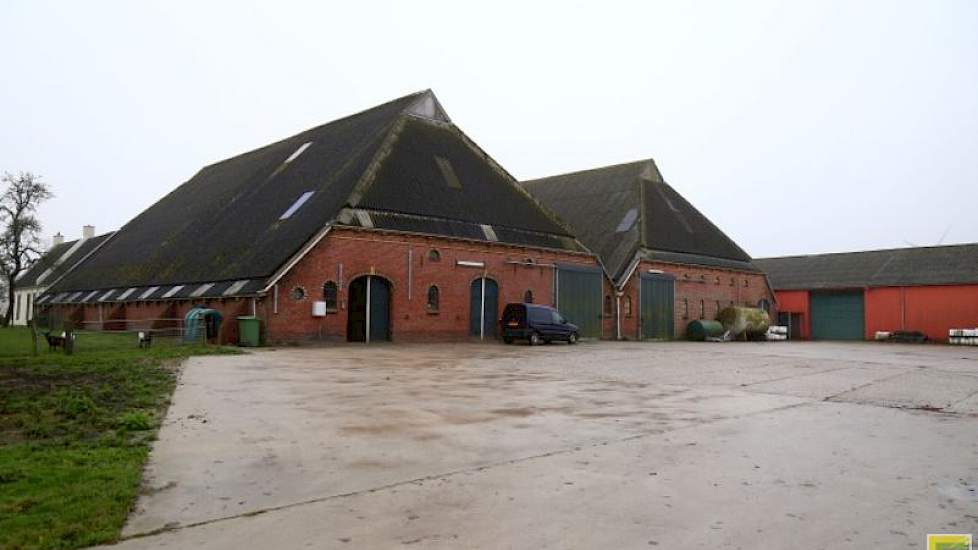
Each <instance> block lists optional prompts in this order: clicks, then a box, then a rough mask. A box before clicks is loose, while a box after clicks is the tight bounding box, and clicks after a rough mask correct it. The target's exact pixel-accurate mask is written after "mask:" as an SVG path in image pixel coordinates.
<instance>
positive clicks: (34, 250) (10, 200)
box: [0, 172, 54, 327]
mask: <svg viewBox="0 0 978 550" xmlns="http://www.w3.org/2000/svg"><path fill="white" fill-rule="evenodd" d="M0 182H2V184H3V187H4V188H3V192H2V194H0V224H2V233H0V276H2V277H3V279H4V283H5V286H6V287H7V288H6V291H7V302H8V306H7V313H6V314H5V315H4V316H3V321H2V324H3V326H5V327H6V326H8V325H9V324H10V319H11V317H12V316H13V312H14V290H16V280H17V276H18V275H20V274H21V273H22V272H24V271H25V270H26V269H28V268H29V267H30V266H31V265H32V264H33V263H34V262H36V261H37V259H38V258H39V257H40V256H41V239H40V234H41V222H40V220H38V219H37V206H38V205H39V204H41V203H42V202H44V201H46V200H48V199H50V198H51V197H53V196H54V194H53V193H52V192H51V190H50V189H48V186H47V184H45V183H44V182H42V181H41V177H40V176H37V175H34V174H32V173H30V172H20V173H19V174H17V175H16V176H15V175H13V174H10V173H8V172H4V174H3V178H2V179H0Z"/></svg>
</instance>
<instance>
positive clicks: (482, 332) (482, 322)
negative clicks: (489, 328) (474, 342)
mask: <svg viewBox="0 0 978 550" xmlns="http://www.w3.org/2000/svg"><path fill="white" fill-rule="evenodd" d="M497 294H498V292H497ZM485 339H486V274H485V273H483V274H482V296H481V303H480V307H479V340H485Z"/></svg>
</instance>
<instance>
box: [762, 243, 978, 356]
mask: <svg viewBox="0 0 978 550" xmlns="http://www.w3.org/2000/svg"><path fill="white" fill-rule="evenodd" d="M756 264H757V265H758V266H759V267H761V268H762V269H764V270H765V271H766V272H767V273H768V276H769V277H770V280H771V284H772V286H773V287H774V289H775V293H776V296H777V301H778V312H779V313H778V318H779V322H780V323H782V324H790V325H793V326H792V332H793V334H794V335H795V336H796V337H800V338H805V339H808V338H810V339H815V340H862V339H867V340H868V339H872V338H874V335H875V334H876V332H877V331H897V330H902V331H919V332H922V333H924V334H925V335H927V337H928V338H929V339H931V340H937V341H946V340H947V338H948V330H950V329H952V328H972V327H978V244H961V245H950V246H933V247H918V248H897V249H890V250H872V251H867V252H846V253H838V254H815V255H809V256H787V257H781V258H764V259H759V260H756Z"/></svg>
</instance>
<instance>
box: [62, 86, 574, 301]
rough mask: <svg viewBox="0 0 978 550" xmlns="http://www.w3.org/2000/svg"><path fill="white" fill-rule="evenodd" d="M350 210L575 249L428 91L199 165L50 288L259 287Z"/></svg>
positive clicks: (435, 229) (429, 228)
mask: <svg viewBox="0 0 978 550" xmlns="http://www.w3.org/2000/svg"><path fill="white" fill-rule="evenodd" d="M426 106H427V107H426ZM432 106H433V108H432ZM426 110H427V112H425V111H426ZM419 115H421V116H426V117H429V118H425V119H423V120H422V119H421V118H419ZM297 154H298V156H296V155H297ZM436 157H439V158H440V159H442V161H438V160H436ZM439 162H447V163H448V164H450V165H451V167H452V168H453V169H454V172H455V174H456V175H457V179H458V180H459V182H460V184H461V189H456V188H452V187H450V186H449V185H448V184H447V183H446V177H445V175H444V172H443V169H442V168H441V167H440V166H439ZM304 195H307V198H306V201H305V202H304V203H303V204H302V205H301V206H299V207H298V208H295V205H296V204H297V201H298V200H300V198H301V197H303V196H304ZM351 207H356V208H359V209H369V210H372V211H377V212H387V213H391V214H396V213H403V214H409V215H413V216H415V218H414V219H413V221H411V222H407V221H404V220H394V219H393V218H384V219H385V220H388V219H389V220H390V226H389V227H390V228H392V229H400V230H406V229H407V230H412V231H416V232H423V233H428V234H436V235H448V236H468V235H458V232H459V231H463V232H464V231H471V227H469V228H464V229H461V228H460V225H464V224H468V225H469V226H471V225H472V224H499V225H500V226H501V227H506V228H511V229H514V230H525V231H531V232H533V231H535V232H539V233H543V234H548V235H549V239H550V240H549V241H548V242H551V241H553V242H557V243H559V244H560V245H568V246H562V247H565V248H570V249H573V250H580V249H582V248H581V247H580V245H579V244H578V243H577V242H576V241H575V240H574V239H573V238H570V237H569V235H568V231H567V230H565V229H564V228H563V227H561V226H560V225H559V224H558V223H556V222H555V221H554V220H553V219H551V218H550V217H548V215H547V214H546V212H545V211H544V210H543V209H542V208H541V207H540V206H539V205H537V204H536V203H535V201H534V200H533V199H532V198H531V197H530V196H529V195H528V194H526V193H525V192H524V191H523V190H522V188H520V186H519V184H518V183H517V182H516V181H515V180H513V179H512V178H511V177H509V175H508V174H506V173H505V172H504V171H502V170H501V169H498V168H497V167H496V166H495V164H494V163H493V161H492V160H491V159H489V158H488V156H487V155H485V153H483V152H482V151H481V150H479V149H478V147H476V146H475V145H474V144H472V143H471V142H469V141H468V140H467V138H466V137H465V136H464V134H462V133H461V131H460V130H458V128H456V127H455V126H454V125H452V124H451V123H450V121H449V120H448V118H447V115H445V114H444V112H443V111H442V110H441V108H440V105H439V104H438V102H437V100H436V99H435V98H434V95H433V94H431V92H428V91H426V92H420V93H417V94H412V95H410V96H406V97H403V98H400V99H397V100H394V101H391V102H389V103H385V104H383V105H380V106H378V107H374V108H372V109H369V110H367V111H363V112H361V113H358V114H355V115H352V116H349V117H346V118H343V119H340V120H337V121H334V122H331V123H329V124H326V125H323V126H320V127H317V128H313V129H311V130H308V131H305V132H302V133H301V134H298V135H296V136H293V137H290V138H288V139H285V140H282V141H279V142H277V143H273V144H271V145H268V146H266V147H262V148H260V149H256V150H254V151H251V152H248V153H245V154H243V155H239V156H236V157H234V158H231V159H228V160H225V161H222V162H219V163H216V164H213V165H211V166H208V167H206V168H204V169H203V170H201V171H200V172H199V173H197V175H195V176H194V177H193V178H191V179H190V180H189V181H188V182H186V183H184V184H183V185H181V186H180V187H178V188H177V189H175V190H174V191H173V192H171V193H170V194H169V195H167V196H166V197H164V198H163V199H161V200H160V201H159V202H157V203H156V204H155V205H153V206H151V207H150V208H149V209H147V210H146V211H144V212H143V213H141V214H140V215H138V216H137V217H136V218H135V219H133V220H132V221H131V222H129V223H128V224H126V225H125V226H124V227H123V228H122V229H121V230H120V231H119V232H118V234H117V235H116V237H115V238H113V239H112V240H111V241H110V242H108V243H107V244H106V246H104V247H103V248H102V249H101V250H100V251H99V253H98V254H97V255H95V256H93V257H92V258H91V259H90V260H89V261H88V262H86V263H85V264H84V265H83V266H81V267H80V268H79V269H77V270H75V271H74V272H73V273H71V274H70V275H69V276H68V277H66V278H65V280H64V281H63V283H62V284H59V285H58V287H59V288H58V289H57V290H59V291H68V290H89V289H103V288H104V289H108V288H127V287H148V286H157V285H171V286H172V285H177V284H187V285H190V284H195V283H196V284H202V283H209V282H214V281H235V280H244V279H249V280H253V279H254V280H258V279H267V278H268V277H270V276H271V275H272V274H273V273H275V271H276V270H277V269H278V268H279V267H280V266H282V265H283V264H284V263H285V262H286V261H287V260H288V259H289V258H291V257H292V256H293V255H294V254H295V253H296V252H297V251H299V250H300V249H301V248H302V246H303V245H304V244H305V243H306V242H308V241H309V239H311V238H312V237H313V236H314V235H316V234H317V233H318V232H319V231H321V230H322V229H323V227H325V226H326V225H327V224H330V223H335V222H336V220H337V217H338V216H339V215H340V213H341V212H344V211H348V210H349V209H350V208H351ZM290 210H294V212H292V214H291V216H289V217H287V218H285V219H282V218H283V215H284V214H285V213H286V212H288V211H290ZM453 222H456V223H454V224H453ZM354 225H355V224H354ZM378 227H383V224H382V223H379V224H378ZM503 233H504V234H507V233H505V231H504V232H503ZM501 240H502V239H501ZM174 297H177V296H174Z"/></svg>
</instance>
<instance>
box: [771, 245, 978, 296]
mask: <svg viewBox="0 0 978 550" xmlns="http://www.w3.org/2000/svg"><path fill="white" fill-rule="evenodd" d="M754 262H755V263H756V264H757V266H758V267H760V268H761V269H763V270H764V271H766V272H767V274H768V277H769V278H770V280H771V285H772V286H773V287H774V289H775V290H790V289H829V288H860V287H874V286H917V285H951V284H973V283H978V243H975V244H961V245H950V246H928V247H919V248H894V249H889V250H871V251H867V252H842V253H836V254H813V255H809V256H785V257H781V258H762V259H758V260H754Z"/></svg>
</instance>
